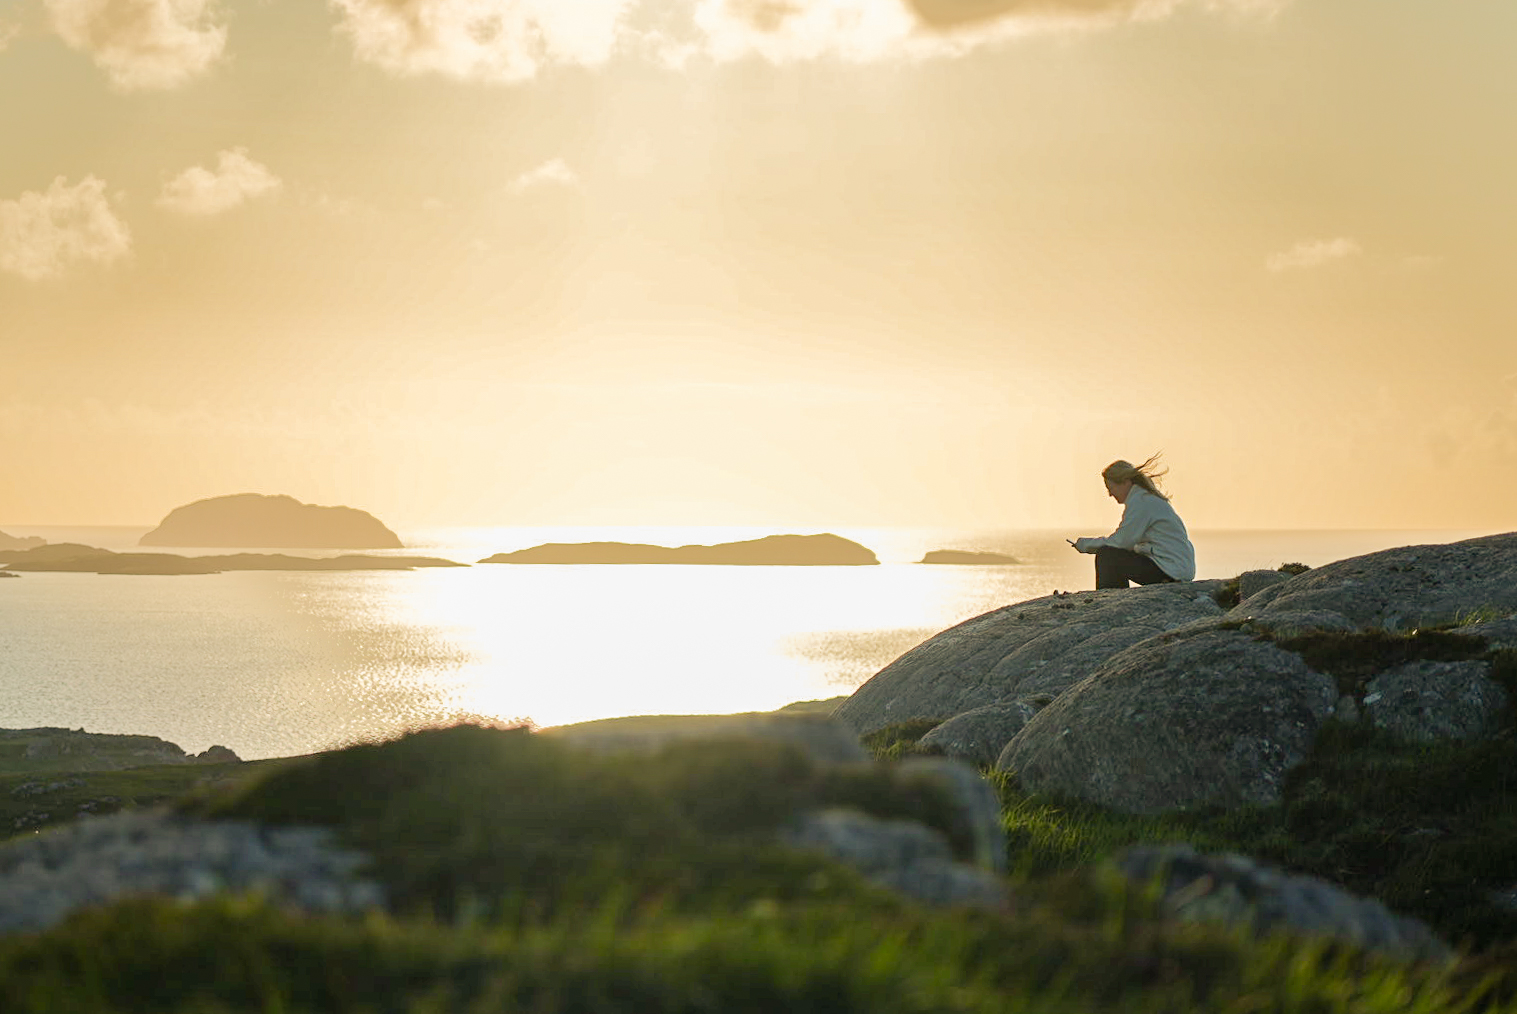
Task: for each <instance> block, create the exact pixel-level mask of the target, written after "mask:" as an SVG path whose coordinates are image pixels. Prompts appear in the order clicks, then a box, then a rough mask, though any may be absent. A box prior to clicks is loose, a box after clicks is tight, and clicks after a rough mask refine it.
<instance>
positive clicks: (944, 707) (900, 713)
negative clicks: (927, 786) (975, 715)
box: [833, 581, 1222, 733]
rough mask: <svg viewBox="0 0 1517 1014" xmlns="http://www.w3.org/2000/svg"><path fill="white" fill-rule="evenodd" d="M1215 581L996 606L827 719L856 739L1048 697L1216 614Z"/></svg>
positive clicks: (883, 673)
mask: <svg viewBox="0 0 1517 1014" xmlns="http://www.w3.org/2000/svg"><path fill="white" fill-rule="evenodd" d="M1221 587H1222V582H1221V581H1191V582H1176V583H1171V584H1160V585H1149V586H1147V587H1143V588H1130V589H1110V590H1105V591H1085V592H1072V593H1067V594H1064V593H1057V592H1056V593H1054V594H1053V595H1047V596H1044V597H1043V598H1039V599H1033V600H1031V601H1028V602H1022V603H1019V604H1017V605H1011V606H1005V607H1003V608H1001V609H996V610H994V611H992V612H989V613H984V614H982V615H980V616H976V617H973V618H972V619H969V620H965V621H964V622H963V623H960V624H959V625H958V626H955V627H951V628H949V629H948V630H945V631H943V632H941V633H939V634H937V635H936V636H934V637H931V638H929V639H927V640H926V641H924V642H922V643H921V644H919V645H917V646H916V647H915V648H913V649H911V650H910V651H908V652H907V653H906V654H904V655H902V656H901V657H900V658H898V659H896V660H895V661H894V662H892V663H890V665H888V666H886V667H885V668H884V669H882V670H880V671H879V672H878V673H876V674H875V675H874V676H872V677H871V678H870V679H869V680H868V682H866V683H865V684H864V685H863V686H861V687H859V689H858V690H856V691H854V693H853V695H852V696H850V697H849V698H848V699H847V700H846V701H844V702H843V703H842V704H840V705H838V707H837V710H835V711H834V712H833V717H835V718H837V719H839V720H841V721H843V722H846V723H847V724H848V725H849V726H850V727H852V728H853V729H855V730H856V731H858V732H860V733H867V732H872V731H874V730H876V729H880V728H883V727H884V726H887V725H890V724H892V723H895V722H903V721H906V720H908V719H912V718H944V719H946V718H950V717H952V716H954V715H958V714H962V713H963V712H966V711H970V710H973V709H975V708H980V707H984V706H985V705H987V704H997V703H1000V702H1002V701H1007V700H1012V699H1016V698H1030V697H1034V696H1037V695H1045V696H1050V697H1052V696H1055V695H1057V694H1059V693H1062V692H1063V691H1065V690H1067V689H1068V688H1069V687H1071V686H1073V685H1074V684H1075V683H1077V682H1079V681H1080V680H1081V679H1083V678H1084V677H1085V676H1087V675H1089V674H1090V673H1091V672H1092V671H1093V670H1094V669H1095V668H1096V667H1097V666H1098V665H1100V664H1101V663H1102V662H1104V661H1105V660H1106V659H1108V658H1110V657H1111V656H1112V655H1114V654H1116V653H1117V652H1119V651H1121V650H1123V649H1124V648H1127V647H1129V646H1130V645H1132V644H1135V643H1137V642H1138V641H1141V640H1144V639H1146V638H1148V637H1151V636H1152V635H1154V634H1157V633H1161V632H1163V631H1166V630H1171V629H1174V628H1176V627H1180V626H1182V625H1184V624H1187V623H1190V622H1191V621H1193V620H1197V619H1203V618H1208V617H1216V616H1220V615H1221V612H1222V610H1221V608H1220V607H1219V606H1217V604H1216V601H1215V598H1214V596H1215V595H1216V593H1217V592H1218V590H1220V588H1221Z"/></svg>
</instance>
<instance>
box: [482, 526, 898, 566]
mask: <svg viewBox="0 0 1517 1014" xmlns="http://www.w3.org/2000/svg"><path fill="white" fill-rule="evenodd" d="M479 562H480V563H594V564H613V563H684V564H716V565H727V566H771V567H775V566H778V567H819V566H820V567H858V566H873V565H876V564H878V563H879V562H880V561H879V559H878V558H877V557H876V556H875V555H874V552H873V551H872V550H870V549H868V548H866V547H864V546H861V545H859V544H858V543H857V542H851V541H849V540H848V539H845V538H843V537H842V536H840V535H832V534H830V533H827V534H822V535H768V536H765V537H764V538H762V539H751V540H749V541H746V542H722V543H718V544H717V545H714V546H677V547H673V548H671V547H668V546H650V545H645V544H642V543H635V542H578V543H562V542H550V543H547V544H545V545H541V546H533V547H532V548H531V549H521V550H517V551H516V552H514V553H496V554H495V555H494V556H491V557H487V558H485V559H483V560H480V561H479Z"/></svg>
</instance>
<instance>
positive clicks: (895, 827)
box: [781, 809, 1011, 909]
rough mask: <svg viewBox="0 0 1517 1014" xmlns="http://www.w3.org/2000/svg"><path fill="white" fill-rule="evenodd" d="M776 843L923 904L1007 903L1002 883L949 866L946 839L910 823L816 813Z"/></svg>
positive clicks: (987, 905)
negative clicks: (832, 862) (820, 858)
mask: <svg viewBox="0 0 1517 1014" xmlns="http://www.w3.org/2000/svg"><path fill="white" fill-rule="evenodd" d="M781 841H783V842H784V843H785V844H787V845H789V846H791V847H792V848H798V849H805V850H808V851H816V852H821V853H823V854H824V855H827V856H829V857H830V858H832V859H835V860H837V861H838V862H841V863H843V864H844V865H846V866H851V867H853V868H854V869H856V870H858V871H859V872H860V873H861V874H862V875H863V876H864V879H866V880H868V881H870V882H871V883H874V884H878V885H879V886H881V887H885V888H888V889H890V890H892V891H896V892H898V893H900V894H903V895H905V896H906V897H908V898H912V899H915V900H917V901H921V902H926V903H927V904H932V905H964V906H969V907H974V908H988V909H1004V908H1005V907H1006V906H1007V904H1008V903H1009V902H1010V897H1011V896H1010V892H1009V891H1008V889H1007V884H1006V881H1004V880H1003V879H1001V878H1000V877H998V876H996V875H995V874H993V873H991V872H989V871H987V870H982V869H978V868H976V867H974V866H970V865H968V864H967V863H960V862H957V861H955V859H954V857H953V849H952V848H951V847H950V846H949V843H948V839H947V837H945V836H944V835H943V833H942V832H941V831H938V830H935V829H933V828H930V827H927V826H926V825H925V824H919V823H917V822H916V821H911V820H882V819H879V818H877V817H871V816H869V815H868V814H866V813H860V812H858V811H856V810H845V809H827V810H817V811H813V812H810V813H806V814H803V815H801V816H800V817H799V818H798V819H797V820H796V821H795V823H794V824H793V825H792V826H791V827H789V828H787V829H785V831H784V832H783V833H782V835H781Z"/></svg>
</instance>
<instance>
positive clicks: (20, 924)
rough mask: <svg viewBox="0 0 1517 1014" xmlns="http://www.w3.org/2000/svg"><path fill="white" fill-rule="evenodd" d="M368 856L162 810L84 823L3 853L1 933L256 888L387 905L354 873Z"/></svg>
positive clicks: (314, 899)
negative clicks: (128, 901)
mask: <svg viewBox="0 0 1517 1014" xmlns="http://www.w3.org/2000/svg"><path fill="white" fill-rule="evenodd" d="M365 861H366V860H365V858H364V857H363V856H362V855H360V854H358V853H356V852H351V851H348V850H345V849H341V848H338V847H336V845H335V844H334V843H333V841H332V837H331V833H330V832H328V831H326V830H322V829H316V828H288V829H281V830H278V831H270V830H265V829H262V828H259V827H258V826H256V825H253V824H248V823H244V822H239V821H199V820H192V819H189V818H185V817H178V816H174V815H172V814H169V813H167V812H164V811H158V810H136V811H126V812H123V813H117V814H113V815H111V816H108V817H83V818H80V819H79V820H77V821H75V822H74V823H72V824H68V825H64V826H63V827H59V828H55V829H52V830H49V831H47V832H45V833H42V834H39V835H36V836H34V837H28V838H22V839H18V840H13V841H10V842H6V843H5V844H4V845H3V846H0V933H7V932H9V933H14V932H31V931H36V930H43V929H46V928H47V927H49V926H51V925H53V924H55V923H57V922H58V921H59V920H61V919H63V918H64V917H65V916H67V915H68V914H69V913H70V912H73V911H75V910H77V909H80V908H84V907H87V906H91V905H104V904H108V903H110V902H112V901H115V900H116V899H118V898H123V897H128V896H135V895H143V894H152V895H162V896H165V897H169V898H178V899H181V900H186V901H188V900H193V899H196V898H203V897H206V896H208V895H211V894H215V893H217V892H220V891H237V892H241V891H259V892H262V893H263V894H265V895H266V896H268V897H269V898H270V899H271V900H272V901H274V902H276V903H280V904H287V905H293V906H297V907H300V908H305V909H308V910H320V911H343V912H360V911H364V910H366V909H370V908H377V907H382V906H383V904H384V894H383V890H382V889H381V888H380V887H379V885H377V884H375V883H373V882H372V881H368V880H364V879H362V878H361V877H359V876H358V875H357V872H358V870H359V869H360V868H361V867H362V866H363V864H364V863H365Z"/></svg>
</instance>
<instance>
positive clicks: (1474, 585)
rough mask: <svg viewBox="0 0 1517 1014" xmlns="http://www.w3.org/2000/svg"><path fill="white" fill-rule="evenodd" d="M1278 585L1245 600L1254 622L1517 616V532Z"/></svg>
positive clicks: (1354, 561)
mask: <svg viewBox="0 0 1517 1014" xmlns="http://www.w3.org/2000/svg"><path fill="white" fill-rule="evenodd" d="M1276 588H1278V589H1279V590H1278V591H1275V589H1266V590H1265V591H1263V592H1260V595H1261V596H1262V595H1269V594H1270V593H1271V592H1274V595H1273V596H1272V597H1271V598H1270V599H1268V600H1266V601H1264V602H1261V603H1247V605H1249V606H1250V607H1251V611H1252V613H1253V615H1254V616H1255V617H1264V616H1266V615H1268V614H1270V613H1282V612H1287V611H1292V612H1302V611H1311V610H1318V609H1322V610H1328V611H1331V612H1335V613H1339V614H1340V615H1342V616H1344V617H1346V618H1347V619H1348V620H1349V621H1350V622H1352V623H1353V624H1354V626H1355V627H1357V628H1359V629H1373V628H1379V629H1384V630H1411V629H1413V628H1418V627H1429V626H1437V625H1439V624H1446V623H1453V622H1456V621H1458V620H1459V619H1460V618H1461V617H1463V616H1468V615H1470V614H1472V613H1476V612H1478V611H1481V610H1498V611H1505V612H1517V533H1509V534H1506V535H1490V536H1485V537H1483V538H1478V539H1466V540H1464V541H1463V542H1452V543H1448V544H1446V545H1429V546H1402V547H1400V548H1397V549H1387V550H1383V551H1381V552H1378V553H1370V554H1368V555H1365V556H1356V557H1353V558H1351V559H1347V560H1339V561H1338V562H1336V563H1330V564H1327V565H1325V566H1322V567H1318V568H1316V569H1314V570H1309V571H1307V572H1306V573H1304V574H1299V575H1297V576H1296V577H1294V578H1292V579H1291V580H1289V581H1287V582H1285V583H1284V584H1281V585H1277V586H1276ZM1239 608H1240V609H1242V608H1243V606H1239Z"/></svg>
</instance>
